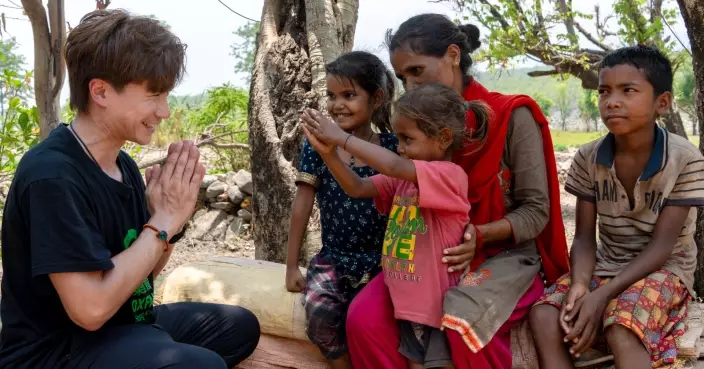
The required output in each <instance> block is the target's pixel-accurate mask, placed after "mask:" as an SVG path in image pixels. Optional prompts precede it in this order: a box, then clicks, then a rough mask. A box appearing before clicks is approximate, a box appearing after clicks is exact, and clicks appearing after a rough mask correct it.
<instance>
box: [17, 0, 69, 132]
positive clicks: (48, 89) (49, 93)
mask: <svg viewBox="0 0 704 369" xmlns="http://www.w3.org/2000/svg"><path fill="white" fill-rule="evenodd" d="M22 6H23V8H24V11H25V13H26V14H27V17H28V18H29V21H30V23H31V24H32V33H33V36H34V95H35V99H36V103H37V110H39V139H40V140H43V139H44V138H46V137H47V136H48V135H49V132H51V131H52V130H53V129H54V128H56V126H57V125H58V124H59V121H60V116H61V105H60V102H59V97H60V95H61V87H62V86H63V83H64V75H65V70H66V65H65V63H64V58H63V50H64V46H65V41H66V22H65V17H64V2H63V0H49V3H48V8H49V17H48V19H47V12H46V10H45V9H44V5H43V4H42V1H41V0H22Z"/></svg>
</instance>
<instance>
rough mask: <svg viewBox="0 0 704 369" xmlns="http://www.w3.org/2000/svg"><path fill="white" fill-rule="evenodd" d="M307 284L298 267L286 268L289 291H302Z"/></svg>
mask: <svg viewBox="0 0 704 369" xmlns="http://www.w3.org/2000/svg"><path fill="white" fill-rule="evenodd" d="M305 286H306V280H305V278H303V273H301V270H300V269H298V267H295V268H286V289H287V290H288V291H289V292H301V291H303V288H305Z"/></svg>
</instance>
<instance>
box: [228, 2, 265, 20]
mask: <svg viewBox="0 0 704 369" xmlns="http://www.w3.org/2000/svg"><path fill="white" fill-rule="evenodd" d="M218 2H219V3H220V4H222V6H224V7H226V8H227V9H228V10H229V11H231V12H233V13H235V14H237V15H239V16H240V17H242V18H244V19H246V20H248V21H250V22H255V23H259V21H258V20H256V19H252V18H250V17H245V16H244V15H242V14H240V13H238V12H236V11H235V10H234V9H232V8H230V7H229V6H228V5H227V4H225V3H224V2H222V0H218Z"/></svg>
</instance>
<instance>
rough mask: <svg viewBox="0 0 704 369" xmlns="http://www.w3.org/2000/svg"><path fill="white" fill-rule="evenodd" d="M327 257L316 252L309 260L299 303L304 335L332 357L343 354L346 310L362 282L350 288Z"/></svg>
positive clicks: (336, 357)
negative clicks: (305, 323)
mask: <svg viewBox="0 0 704 369" xmlns="http://www.w3.org/2000/svg"><path fill="white" fill-rule="evenodd" d="M330 259H331V258H330V257H328V256H323V255H320V254H318V255H316V256H314V257H313V258H312V259H311V261H310V265H309V266H308V272H307V274H306V287H305V290H304V291H303V305H304V308H305V311H306V319H307V325H306V334H307V335H308V338H309V339H310V341H311V342H313V344H315V345H317V346H318V348H319V349H320V352H321V353H322V354H323V356H325V358H326V359H328V360H335V359H339V358H340V357H342V356H343V355H344V354H346V353H347V337H346V330H345V320H346V319H347V309H348V308H349V304H350V302H352V298H354V295H355V294H356V293H357V292H359V290H361V288H362V287H364V285H365V284H359V285H354V286H353V287H351V286H350V283H349V279H348V278H340V277H339V276H338V275H337V272H336V270H335V268H334V264H333V262H332V261H331V260H330ZM345 291H350V292H345Z"/></svg>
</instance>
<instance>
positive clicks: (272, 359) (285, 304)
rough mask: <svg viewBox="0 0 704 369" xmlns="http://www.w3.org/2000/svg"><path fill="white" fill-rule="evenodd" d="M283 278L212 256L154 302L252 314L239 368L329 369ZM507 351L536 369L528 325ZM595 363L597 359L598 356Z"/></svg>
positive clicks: (684, 346)
mask: <svg viewBox="0 0 704 369" xmlns="http://www.w3.org/2000/svg"><path fill="white" fill-rule="evenodd" d="M285 274H286V270H285V266H284V265H283V264H278V263H271V262H266V261H259V260H251V259H236V258H228V257H214V258H211V259H208V260H205V261H199V262H193V263H190V264H187V265H183V266H180V267H179V268H176V269H175V270H174V271H172V272H171V273H170V274H169V275H168V276H166V277H165V279H164V282H163V283H164V285H163V286H162V288H159V289H158V293H163V296H157V297H156V299H160V301H162V303H169V302H177V301H202V302H215V303H225V304H232V305H239V306H242V307H245V308H247V309H249V310H251V311H252V312H253V313H254V314H255V315H256V316H257V318H258V319H259V321H260V326H261V330H262V339H261V341H260V344H259V346H258V347H257V350H256V351H255V353H254V355H253V356H252V357H251V358H250V359H248V360H247V361H245V362H244V363H242V364H240V365H239V366H238V368H243V369H282V368H294V369H298V368H310V369H327V368H328V367H327V364H326V363H325V360H324V359H323V357H322V356H321V355H320V353H319V351H318V350H317V348H316V347H315V346H314V345H313V344H312V343H310V341H308V339H307V337H306V334H305V312H304V310H303V306H302V303H301V294H298V293H290V292H288V291H286V289H285V287H284V280H285ZM703 318H704V311H703V309H702V304H699V303H696V302H693V303H690V305H689V311H688V318H687V333H686V334H685V336H684V337H682V339H681V340H679V342H678V349H679V358H680V359H681V360H683V361H691V360H696V359H697V358H698V357H699V356H700V355H702V348H701V346H702V345H701V344H700V343H701V336H702V333H703V331H704V319H703ZM511 347H512V351H513V369H537V368H538V366H537V353H536V352H535V347H534V346H533V338H532V334H531V333H530V329H529V327H528V323H527V322H525V321H524V322H523V323H522V324H520V325H519V326H518V327H516V328H514V329H513V330H512V332H511ZM608 359H609V360H606V363H609V362H612V358H608ZM593 360H596V361H601V360H600V359H599V357H595V358H593ZM589 361H591V360H587V362H589ZM584 364H586V363H584ZM585 367H591V365H588V366H585Z"/></svg>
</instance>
